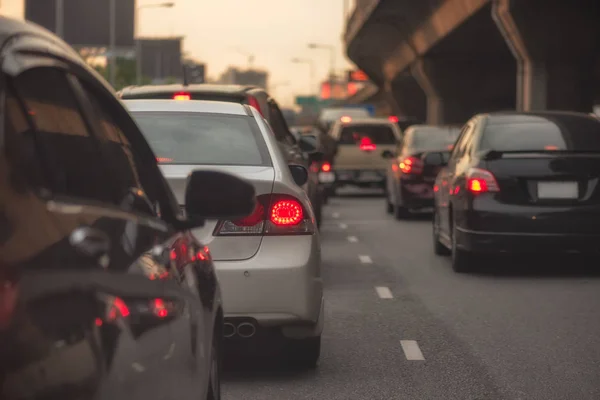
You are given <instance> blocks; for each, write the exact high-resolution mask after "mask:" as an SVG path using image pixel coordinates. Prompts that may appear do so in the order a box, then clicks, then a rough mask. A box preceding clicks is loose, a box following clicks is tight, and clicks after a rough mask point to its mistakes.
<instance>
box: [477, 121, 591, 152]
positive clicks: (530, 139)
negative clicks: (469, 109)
mask: <svg viewBox="0 0 600 400" xmlns="http://www.w3.org/2000/svg"><path fill="white" fill-rule="evenodd" d="M480 149H481V150H497V151H523V150H534V151H536V150H537V151H539V150H569V151H600V122H599V121H598V120H596V119H595V118H592V117H578V116H572V115H568V116H567V115H563V116H558V117H537V116H520V117H507V118H503V119H499V120H497V121H493V122H492V123H490V124H488V125H487V126H486V127H485V130H484V132H483V137H482V140H481V144H480Z"/></svg>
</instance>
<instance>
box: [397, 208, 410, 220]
mask: <svg viewBox="0 0 600 400" xmlns="http://www.w3.org/2000/svg"><path fill="white" fill-rule="evenodd" d="M393 208H394V217H395V218H396V219H397V220H401V219H406V218H408V217H409V216H410V213H409V212H408V208H406V207H403V206H399V205H395V206H393Z"/></svg>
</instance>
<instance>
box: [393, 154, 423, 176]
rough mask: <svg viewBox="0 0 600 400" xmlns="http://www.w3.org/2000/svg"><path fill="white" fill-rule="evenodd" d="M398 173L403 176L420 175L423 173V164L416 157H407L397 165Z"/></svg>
mask: <svg viewBox="0 0 600 400" xmlns="http://www.w3.org/2000/svg"><path fill="white" fill-rule="evenodd" d="M398 166H399V167H400V171H402V172H403V173H405V174H420V173H421V172H423V162H422V161H421V160H420V159H418V158H417V157H408V158H405V159H404V160H402V161H400V164H398Z"/></svg>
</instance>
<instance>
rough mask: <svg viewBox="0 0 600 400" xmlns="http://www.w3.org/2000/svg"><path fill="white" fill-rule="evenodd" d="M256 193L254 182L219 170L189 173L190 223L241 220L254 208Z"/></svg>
mask: <svg viewBox="0 0 600 400" xmlns="http://www.w3.org/2000/svg"><path fill="white" fill-rule="evenodd" d="M255 202H256V195H255V192H254V186H252V184H250V183H248V182H246V181H244V180H242V179H240V178H237V177H235V176H233V175H230V174H226V173H224V172H219V171H202V170H196V171H192V173H191V174H190V175H189V176H188V179H187V186H186V188H185V211H186V214H187V217H188V220H189V221H190V224H192V225H193V224H196V226H198V225H202V223H203V222H204V221H203V220H205V219H238V218H243V217H246V216H248V215H250V214H252V212H253V211H254V207H255V205H256V204H255Z"/></svg>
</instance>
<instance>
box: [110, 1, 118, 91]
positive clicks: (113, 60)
mask: <svg viewBox="0 0 600 400" xmlns="http://www.w3.org/2000/svg"><path fill="white" fill-rule="evenodd" d="M109 7H110V11H109V12H110V14H109V15H110V17H109V20H110V21H109V25H110V84H111V85H112V86H113V87H114V86H115V80H116V77H117V49H116V47H117V44H116V42H117V32H116V28H117V21H116V18H117V11H116V8H117V4H116V0H110V2H109Z"/></svg>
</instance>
